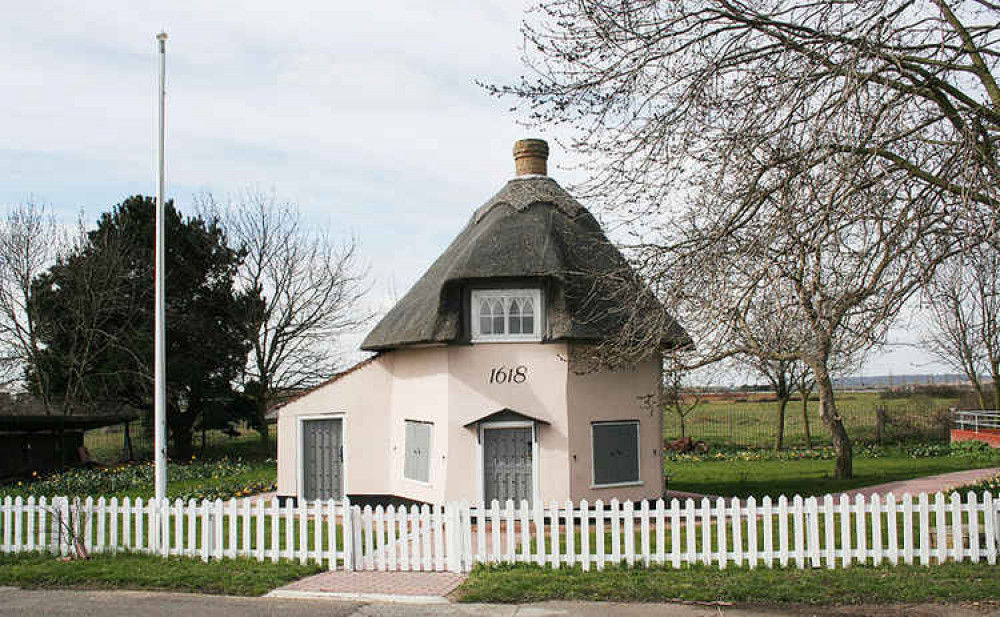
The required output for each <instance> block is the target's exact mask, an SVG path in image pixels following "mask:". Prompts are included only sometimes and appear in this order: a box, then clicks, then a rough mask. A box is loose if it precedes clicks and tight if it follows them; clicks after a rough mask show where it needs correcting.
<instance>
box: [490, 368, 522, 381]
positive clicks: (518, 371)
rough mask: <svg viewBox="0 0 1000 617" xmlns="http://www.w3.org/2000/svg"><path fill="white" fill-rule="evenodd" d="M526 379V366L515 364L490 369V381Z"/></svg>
mask: <svg viewBox="0 0 1000 617" xmlns="http://www.w3.org/2000/svg"><path fill="white" fill-rule="evenodd" d="M526 379H528V367H526V366H524V365H523V364H522V365H521V366H515V367H505V366H501V367H500V368H495V369H493V370H491V371H490V383H497V384H505V383H524V382H525V380H526Z"/></svg>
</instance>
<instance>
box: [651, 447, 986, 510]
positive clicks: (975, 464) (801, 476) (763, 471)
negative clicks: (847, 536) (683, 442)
mask: <svg viewBox="0 0 1000 617" xmlns="http://www.w3.org/2000/svg"><path fill="white" fill-rule="evenodd" d="M944 449H945V450H946V448H944ZM914 451H915V449H912V448H903V447H891V448H869V449H867V450H863V451H861V452H858V453H857V454H856V456H855V459H854V478H852V479H850V480H836V479H834V478H833V460H831V459H828V458H822V457H821V458H793V457H787V458H771V457H769V455H768V454H767V453H764V454H763V455H762V457H761V458H756V457H755V456H754V453H752V452H748V453H747V454H746V455H745V456H742V457H741V455H740V454H738V453H737V454H728V455H722V454H719V455H718V456H719V458H716V455H712V454H709V455H708V456H706V457H685V458H684V459H683V460H673V461H671V460H668V461H667V462H666V473H667V475H668V477H669V482H668V488H670V489H671V490H677V491H690V492H695V493H705V494H709V495H722V496H725V497H749V496H750V495H753V496H755V497H758V498H760V497H762V496H764V495H771V496H772V497H773V496H777V495H782V494H784V495H796V494H798V495H802V496H809V495H824V494H826V493H836V492H839V491H845V490H850V489H854V488H860V487H864V486H872V485H875V484H882V483H885V482H896V481H899V480H909V479H912V478H919V477H923V476H932V475H937V474H942V473H949V472H953V471H963V470H966V469H979V468H983V467H996V466H1000V451H997V455H996V456H965V455H954V454H948V453H941V454H937V455H930V456H926V455H923V454H914V453H913V452H914ZM793 454H794V453H793Z"/></svg>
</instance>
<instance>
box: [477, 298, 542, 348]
mask: <svg viewBox="0 0 1000 617" xmlns="http://www.w3.org/2000/svg"><path fill="white" fill-rule="evenodd" d="M471 308H472V315H471V317H472V318H471V320H470V321H471V323H472V340H473V342H481V341H540V340H541V339H542V323H541V322H542V292H541V290H539V289H473V290H472V302H471Z"/></svg>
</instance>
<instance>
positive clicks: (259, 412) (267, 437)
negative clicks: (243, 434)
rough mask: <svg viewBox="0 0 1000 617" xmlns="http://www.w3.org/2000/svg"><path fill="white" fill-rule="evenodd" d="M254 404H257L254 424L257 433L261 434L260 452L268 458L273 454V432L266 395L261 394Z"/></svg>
mask: <svg viewBox="0 0 1000 617" xmlns="http://www.w3.org/2000/svg"><path fill="white" fill-rule="evenodd" d="M254 404H255V405H256V406H257V409H256V411H255V413H254V416H255V417H254V424H255V425H256V428H257V434H258V435H260V441H259V442H258V445H259V446H260V453H261V454H262V455H263V456H264V457H265V458H267V457H269V456H271V434H270V427H269V426H268V424H267V409H268V399H267V397H266V396H261V397H259V398H257V400H256V401H254Z"/></svg>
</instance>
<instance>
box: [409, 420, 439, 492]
mask: <svg viewBox="0 0 1000 617" xmlns="http://www.w3.org/2000/svg"><path fill="white" fill-rule="evenodd" d="M432 426H433V425H432V424H431V423H429V422H414V421H412V420H407V421H406V446H405V447H406V457H405V461H404V463H403V475H404V477H406V478H408V479H410V480H417V481H419V482H429V481H430V462H431V459H430V454H431V453H430V450H431V427H432Z"/></svg>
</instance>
